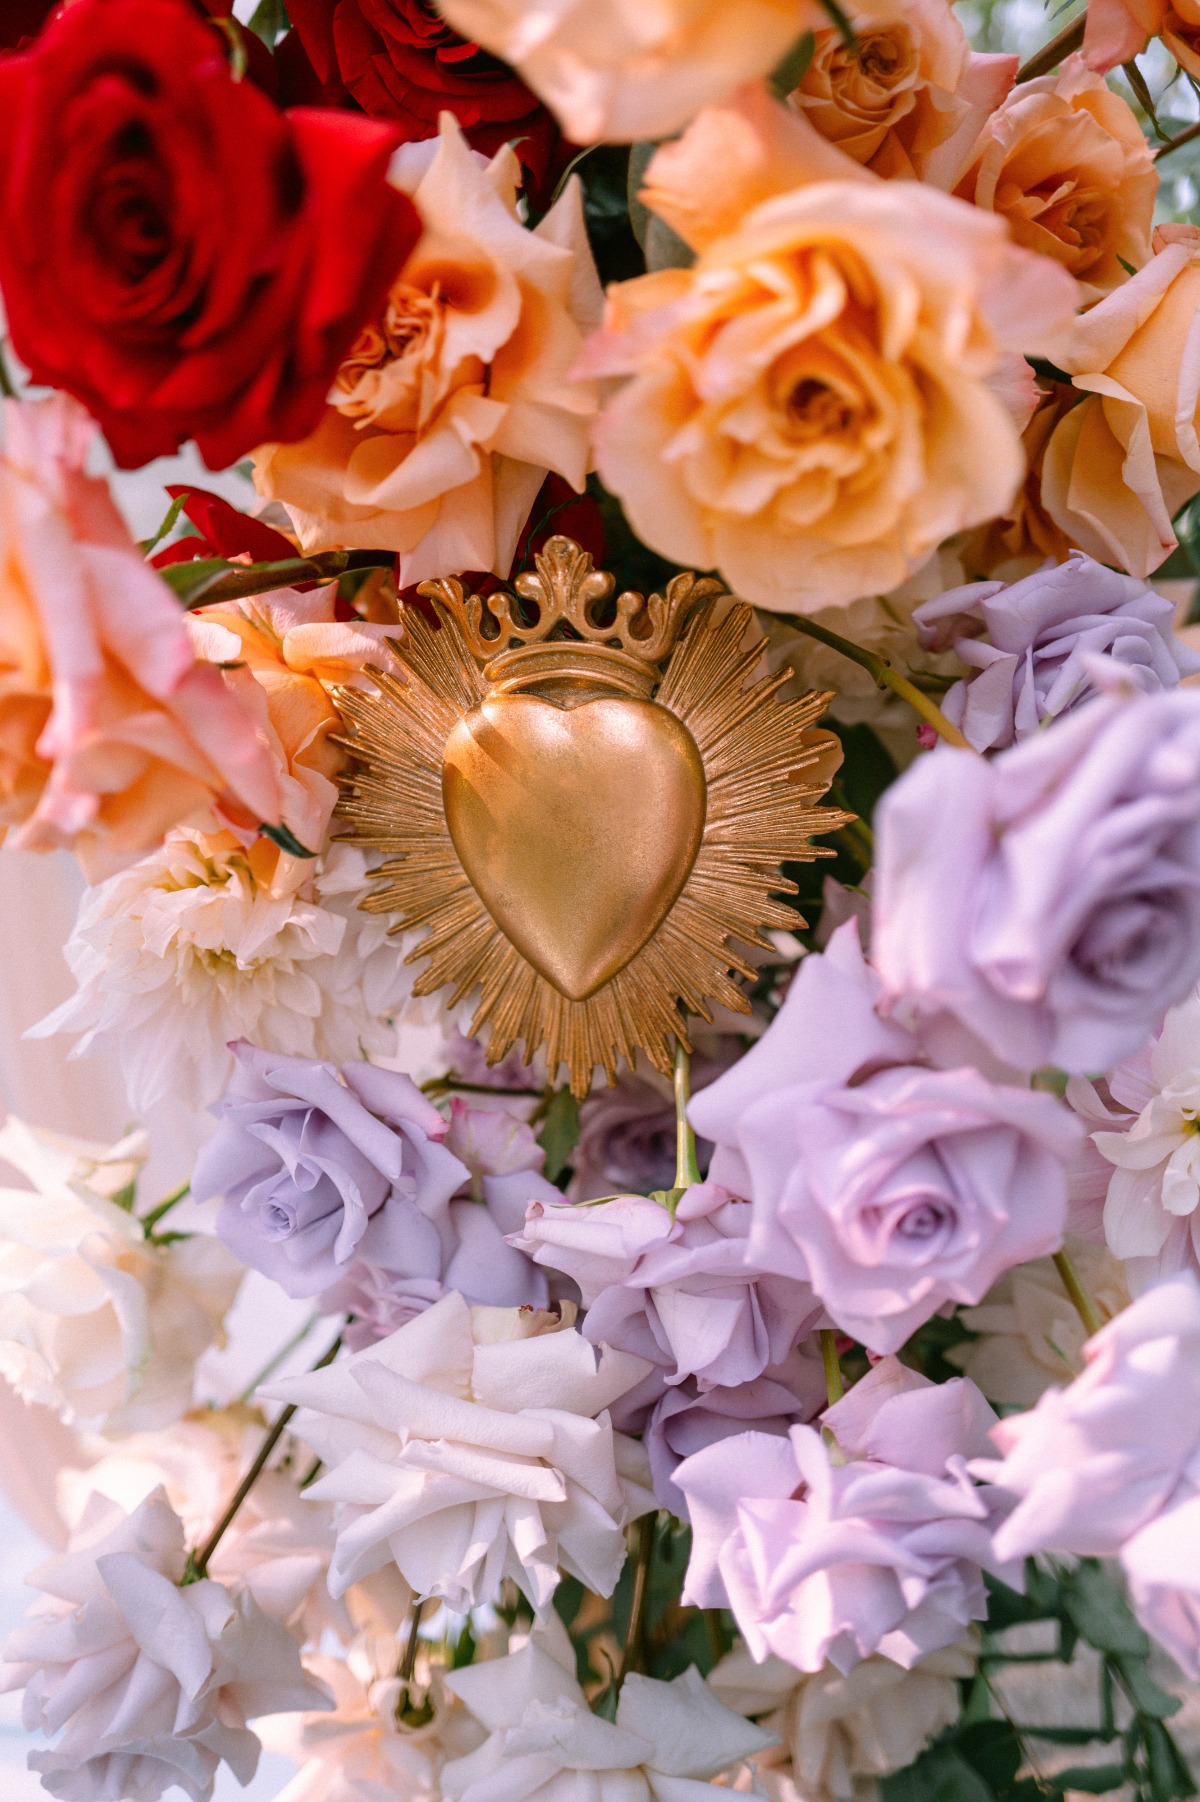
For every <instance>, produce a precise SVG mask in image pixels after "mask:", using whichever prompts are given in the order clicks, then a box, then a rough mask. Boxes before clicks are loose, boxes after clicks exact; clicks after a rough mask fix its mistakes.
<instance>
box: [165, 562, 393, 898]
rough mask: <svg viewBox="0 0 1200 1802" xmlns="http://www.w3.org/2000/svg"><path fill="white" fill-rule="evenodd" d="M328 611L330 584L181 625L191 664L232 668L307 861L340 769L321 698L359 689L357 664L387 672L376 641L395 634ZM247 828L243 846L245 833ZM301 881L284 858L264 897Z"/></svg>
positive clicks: (333, 720)
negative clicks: (192, 654) (195, 660)
mask: <svg viewBox="0 0 1200 1802" xmlns="http://www.w3.org/2000/svg"><path fill="white" fill-rule="evenodd" d="M335 602H336V589H335V587H334V586H333V584H327V585H325V586H324V587H321V588H317V589H314V590H312V591H311V592H310V593H308V594H298V593H297V592H296V590H295V589H293V588H281V589H277V590H276V591H275V592H274V593H272V594H264V595H260V596H258V597H256V598H255V599H252V600H244V601H236V602H233V603H231V604H229V605H227V606H218V607H206V608H205V609H204V610H203V612H201V613H194V614H189V616H188V624H189V628H190V631H191V637H192V643H193V645H194V646H195V648H196V652H197V655H198V656H201V657H203V658H204V660H205V661H206V662H208V663H219V664H223V665H226V666H230V665H233V666H235V667H227V668H226V670H225V680H226V682H227V683H229V684H230V685H231V686H232V687H233V688H234V689H235V691H236V693H237V695H238V697H239V699H240V701H241V702H242V704H243V705H244V706H245V708H246V709H247V711H248V712H249V713H250V714H252V715H253V716H255V717H256V718H257V719H258V722H259V728H260V731H261V733H262V736H263V737H264V739H265V740H266V741H267V743H268V744H269V745H270V747H271V751H272V755H273V757H274V760H275V770H276V775H277V778H278V781H279V787H280V793H281V795H282V797H283V823H284V825H285V826H287V827H288V828H289V829H290V830H291V831H292V832H293V833H294V835H295V836H296V838H298V839H299V841H300V843H301V844H302V845H304V846H305V847H306V848H307V849H308V850H310V851H316V852H319V851H320V850H321V849H322V848H323V846H324V843H325V839H326V835H327V834H328V832H329V825H330V821H331V819H332V816H333V809H334V805H335V803H336V801H337V797H338V791H337V785H336V782H335V780H334V778H335V777H336V776H337V774H338V772H339V770H341V768H342V767H343V765H344V763H345V753H344V752H343V751H341V750H340V749H339V747H338V746H337V745H335V744H333V743H332V741H331V734H333V733H335V732H340V731H341V730H342V717H341V715H340V713H339V712H338V710H337V708H336V707H335V705H334V703H333V699H332V697H331V693H330V691H331V690H333V689H336V688H337V687H339V686H340V685H343V684H346V685H350V686H359V685H361V683H362V682H363V680H364V678H363V677H362V675H361V673H360V672H361V671H362V668H363V665H364V664H366V663H373V664H375V665H377V666H378V667H380V668H382V669H387V670H390V671H392V672H393V673H396V671H397V665H396V660H395V658H394V657H393V656H392V654H391V652H390V651H389V650H388V648H387V645H386V643H385V642H384V641H385V639H386V637H387V635H388V633H389V632H390V633H392V634H393V635H394V634H395V633H396V631H397V630H398V628H397V627H396V626H386V625H367V624H365V623H364V622H363V621H362V620H358V619H354V620H339V619H335V617H334V607H335ZM232 823H233V824H234V825H235V826H237V825H244V824H247V823H246V822H241V821H236V820H235V821H233V822H232ZM248 824H249V828H250V831H249V838H250V839H252V838H253V834H254V823H253V822H249V823H248ZM243 836H244V837H245V836H246V834H245V833H243ZM248 842H249V840H248ZM311 874H312V864H311V861H310V860H309V859H306V858H298V857H290V856H287V855H286V854H284V855H282V856H280V858H279V860H278V868H277V870H276V871H275V873H274V876H273V879H272V881H271V883H270V887H271V891H272V893H274V894H278V893H291V892H292V891H293V890H294V889H296V888H298V887H299V886H300V884H301V883H303V882H304V881H305V880H306V879H307V878H308V877H309V876H311Z"/></svg>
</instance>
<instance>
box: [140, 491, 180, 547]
mask: <svg viewBox="0 0 1200 1802" xmlns="http://www.w3.org/2000/svg"><path fill="white" fill-rule="evenodd" d="M186 499H187V495H186V494H177V495H176V496H175V499H174V500H173V501H172V502H171V505H170V506H169V507H168V508H167V510H166V512H165V513H164V514H163V521H162V524H161V525H160V526H159V528H158V530H157V532H156V533H155V534H154V536H153V538H143V539H142V541H141V543H140V544H139V545H138V549H139V551H141V552H142V554H143V556H146V557H148V556H149V555H150V553H151V551H155V550H157V549H158V547H159V545H160V544H161V543H162V541H163V539H164V538H165V537H166V535H167V533H168V532H169V531H170V530H171V527H172V526H173V525H174V524H175V521H176V520H177V519H178V518H179V515H180V514H181V513H182V512H183V503H184V501H185V500H186Z"/></svg>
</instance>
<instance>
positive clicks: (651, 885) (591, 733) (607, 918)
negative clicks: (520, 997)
mask: <svg viewBox="0 0 1200 1802" xmlns="http://www.w3.org/2000/svg"><path fill="white" fill-rule="evenodd" d="M442 793H443V796H444V799H445V806H446V824H447V826H448V827H449V828H450V837H451V839H452V840H453V842H454V849H455V850H456V851H457V852H458V857H459V862H460V863H461V864H462V867H463V869H464V870H465V871H466V873H467V875H468V877H469V878H470V880H471V883H472V885H473V886H474V888H475V890H476V893H477V894H478V895H479V898H480V900H481V901H482V902H483V905H484V906H485V907H486V908H487V910H488V912H489V913H490V914H491V916H492V918H493V920H495V922H496V924H497V926H499V928H500V930H501V931H502V932H503V933H505V934H506V936H507V937H508V939H509V941H510V942H511V943H512V944H513V945H515V946H516V948H517V950H518V951H519V952H520V953H521V955H522V957H524V958H526V959H527V960H528V962H529V963H531V964H532V965H533V967H534V969H535V970H537V971H538V973H539V974H540V975H542V976H544V977H545V978H546V981H547V982H549V983H552V984H553V985H554V987H555V988H556V989H557V990H558V991H559V993H560V994H562V995H565V996H567V998H568V1000H571V1001H584V1000H586V999H587V997H588V996H589V995H594V994H595V993H596V990H597V989H600V988H603V986H604V984H605V983H606V982H611V980H612V978H613V977H614V976H615V975H616V974H617V971H618V970H623V969H624V968H625V965H626V964H627V963H629V961H630V959H631V958H634V957H636V956H637V954H638V952H639V951H640V950H641V948H642V946H643V945H644V944H645V943H646V940H647V939H648V938H650V937H651V935H652V934H653V933H654V932H656V931H657V929H658V928H659V927H660V926H661V925H662V923H663V920H664V919H665V918H666V916H667V913H668V912H669V911H670V908H671V906H672V904H673V902H674V900H675V898H676V896H677V895H678V893H679V891H680V889H681V888H682V887H683V885H684V883H685V882H686V881H687V879H688V877H689V875H690V874H691V870H692V865H693V864H694V863H695V861H696V852H697V851H698V850H699V849H700V837H701V834H702V833H703V831H704V798H705V791H704V765H703V763H702V762H701V760H700V753H699V751H698V750H697V749H696V742H695V740H694V739H693V737H692V735H691V733H690V732H689V731H688V729H687V727H686V726H685V725H683V724H682V722H681V721H679V720H677V719H676V718H675V715H674V714H673V713H668V712H667V710H666V708H665V707H659V706H657V705H656V704H655V702H653V701H634V700H622V699H613V700H609V701H588V702H586V703H585V704H584V705H583V706H581V707H575V708H572V709H571V710H570V711H564V710H563V709H562V708H561V707H555V706H554V705H553V703H552V702H550V701H542V700H539V699H537V697H536V696H534V695H522V694H503V695H496V696H495V697H494V698H493V699H492V700H490V701H484V703H483V705H482V706H481V707H476V708H474V709H472V711H471V712H470V713H469V714H467V716H466V718H465V719H462V720H460V721H459V722H458V724H457V726H455V728H454V730H453V731H452V732H451V734H450V737H449V739H448V740H447V742H446V753H445V758H444V761H443V765H442Z"/></svg>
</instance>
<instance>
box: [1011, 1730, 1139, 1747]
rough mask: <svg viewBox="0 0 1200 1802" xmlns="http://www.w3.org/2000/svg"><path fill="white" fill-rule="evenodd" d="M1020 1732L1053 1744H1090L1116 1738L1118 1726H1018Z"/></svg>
mask: <svg viewBox="0 0 1200 1802" xmlns="http://www.w3.org/2000/svg"><path fill="white" fill-rule="evenodd" d="M1017 1732H1018V1733H1031V1734H1034V1735H1035V1736H1036V1737H1037V1738H1038V1739H1045V1740H1049V1742H1050V1744H1051V1745H1052V1746H1090V1745H1092V1744H1094V1743H1095V1741H1097V1740H1106V1739H1116V1737H1117V1732H1116V1728H1115V1727H1114V1728H1106V1727H1018V1728H1017Z"/></svg>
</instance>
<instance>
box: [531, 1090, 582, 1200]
mask: <svg viewBox="0 0 1200 1802" xmlns="http://www.w3.org/2000/svg"><path fill="white" fill-rule="evenodd" d="M578 1143H579V1103H578V1102H577V1101H576V1099H575V1097H574V1095H572V1093H571V1091H570V1089H555V1091H554V1093H553V1095H551V1097H550V1099H549V1101H548V1102H547V1103H546V1111H545V1113H544V1114H543V1115H542V1130H541V1132H540V1133H539V1134H538V1144H539V1145H540V1146H541V1148H542V1150H543V1151H544V1152H545V1154H546V1164H545V1169H544V1175H545V1177H546V1180H547V1181H548V1182H552V1183H556V1182H557V1181H558V1179H559V1177H560V1176H561V1175H562V1173H563V1171H564V1170H565V1169H566V1168H567V1165H568V1164H569V1163H570V1161H571V1153H572V1152H573V1151H574V1149H575V1147H576V1145H577V1144H578Z"/></svg>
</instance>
